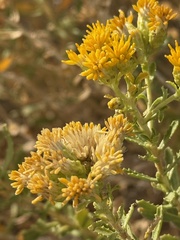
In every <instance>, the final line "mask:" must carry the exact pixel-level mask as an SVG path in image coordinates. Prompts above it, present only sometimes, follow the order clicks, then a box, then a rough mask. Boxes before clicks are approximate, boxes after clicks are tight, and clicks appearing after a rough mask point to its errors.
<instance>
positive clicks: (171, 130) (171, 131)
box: [159, 120, 179, 149]
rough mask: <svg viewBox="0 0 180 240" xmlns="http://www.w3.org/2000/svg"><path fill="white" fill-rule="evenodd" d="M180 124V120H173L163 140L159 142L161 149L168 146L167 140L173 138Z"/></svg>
mask: <svg viewBox="0 0 180 240" xmlns="http://www.w3.org/2000/svg"><path fill="white" fill-rule="evenodd" d="M178 126H179V121H178V120H174V121H172V123H171V124H170V126H169V128H168V130H167V132H166V134H165V136H164V138H163V140H162V141H161V143H160V144H159V149H163V148H164V147H165V146H166V144H167V142H168V141H169V140H170V139H171V138H172V136H173V134H174V133H175V131H176V130H177V128H178Z"/></svg>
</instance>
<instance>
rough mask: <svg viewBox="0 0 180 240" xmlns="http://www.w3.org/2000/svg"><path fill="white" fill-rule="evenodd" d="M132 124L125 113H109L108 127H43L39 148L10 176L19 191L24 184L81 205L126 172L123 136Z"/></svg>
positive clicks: (44, 195)
mask: <svg viewBox="0 0 180 240" xmlns="http://www.w3.org/2000/svg"><path fill="white" fill-rule="evenodd" d="M131 131H132V126H131V124H130V123H128V121H127V119H126V118H124V116H123V115H122V114H119V115H116V116H114V117H109V118H108V119H107V120H106V121H105V127H103V128H102V127H101V126H100V124H98V125H94V124H93V123H90V124H87V123H85V124H84V125H82V124H81V123H80V122H70V123H69V124H66V126H64V127H63V128H53V129H52V131H50V130H49V129H43V130H42V132H41V134H39V135H38V137H37V142H36V145H35V147H36V149H37V150H36V151H35V152H31V156H30V157H25V159H24V162H23V163H22V164H19V165H18V167H19V169H18V170H17V171H16V170H13V171H12V172H11V173H10V174H9V177H10V179H11V180H12V181H14V182H13V183H12V184H11V185H12V187H13V188H16V192H15V194H20V193H21V192H22V191H23V189H24V188H27V189H29V191H30V192H31V193H32V194H36V195H37V197H36V198H35V199H34V200H33V202H32V203H34V204H35V203H37V202H39V201H42V200H43V199H46V200H48V201H50V202H51V203H54V202H56V201H61V202H62V203H63V204H66V203H67V202H69V201H70V200H72V201H73V206H74V207H76V206H77V205H78V202H79V200H82V199H83V198H84V196H86V195H88V196H90V195H91V194H93V189H94V188H95V187H96V186H98V183H99V182H101V181H102V180H103V179H104V178H105V177H107V176H109V175H114V174H119V173H122V169H121V162H122V161H123V140H124V138H125V136H127V135H128V134H130V133H131Z"/></svg>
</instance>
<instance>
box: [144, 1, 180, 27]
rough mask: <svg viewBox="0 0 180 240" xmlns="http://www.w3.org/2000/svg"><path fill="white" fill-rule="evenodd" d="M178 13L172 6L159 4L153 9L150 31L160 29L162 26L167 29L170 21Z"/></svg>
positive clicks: (151, 11) (150, 14) (150, 15)
mask: <svg viewBox="0 0 180 240" xmlns="http://www.w3.org/2000/svg"><path fill="white" fill-rule="evenodd" d="M176 15H177V14H176V13H174V12H173V10H172V9H171V8H169V7H167V6H164V5H158V6H156V8H153V9H151V10H150V13H149V24H148V26H149V29H150V31H158V30H159V29H161V28H162V29H166V28H167V25H168V21H170V20H171V19H173V18H174V17H175V16H176Z"/></svg>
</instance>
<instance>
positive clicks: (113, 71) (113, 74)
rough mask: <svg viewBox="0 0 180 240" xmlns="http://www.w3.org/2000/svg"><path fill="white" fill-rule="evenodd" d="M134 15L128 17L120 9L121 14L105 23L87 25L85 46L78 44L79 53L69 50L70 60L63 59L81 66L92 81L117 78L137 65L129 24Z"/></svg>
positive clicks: (105, 81) (106, 80) (105, 80)
mask: <svg viewBox="0 0 180 240" xmlns="http://www.w3.org/2000/svg"><path fill="white" fill-rule="evenodd" d="M132 20H133V17H132V14H131V15H130V16H129V17H127V18H126V17H125V14H124V13H123V12H122V11H120V14H119V16H118V17H117V16H116V17H114V18H113V19H110V20H108V21H107V22H106V24H105V25H104V24H102V23H100V22H99V21H97V22H96V23H93V24H92V26H89V25H88V26H87V27H88V30H87V35H85V36H84V38H83V43H82V44H81V45H78V44H76V47H77V50H78V52H79V53H75V52H74V51H72V50H68V51H67V55H68V58H69V60H67V61H63V62H65V63H67V64H70V65H78V66H79V67H80V68H81V69H82V73H81V75H82V76H85V77H86V78H87V79H88V80H90V79H92V80H95V81H96V80H99V81H100V82H104V83H108V81H109V79H116V78H117V76H118V74H119V73H121V75H123V74H125V73H126V72H128V71H129V68H130V67H131V68H132V66H133V65H134V53H135V51H136V50H135V44H134V43H133V42H132V38H131V36H129V35H126V34H125V32H126V23H131V22H132Z"/></svg>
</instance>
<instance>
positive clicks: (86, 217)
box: [76, 208, 91, 228]
mask: <svg viewBox="0 0 180 240" xmlns="http://www.w3.org/2000/svg"><path fill="white" fill-rule="evenodd" d="M76 218H77V220H78V223H79V225H80V226H81V227H82V228H87V227H88V226H89V225H90V224H91V219H90V213H89V211H88V210H87V209H86V208H84V209H82V210H81V211H78V212H77V214H76Z"/></svg>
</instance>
